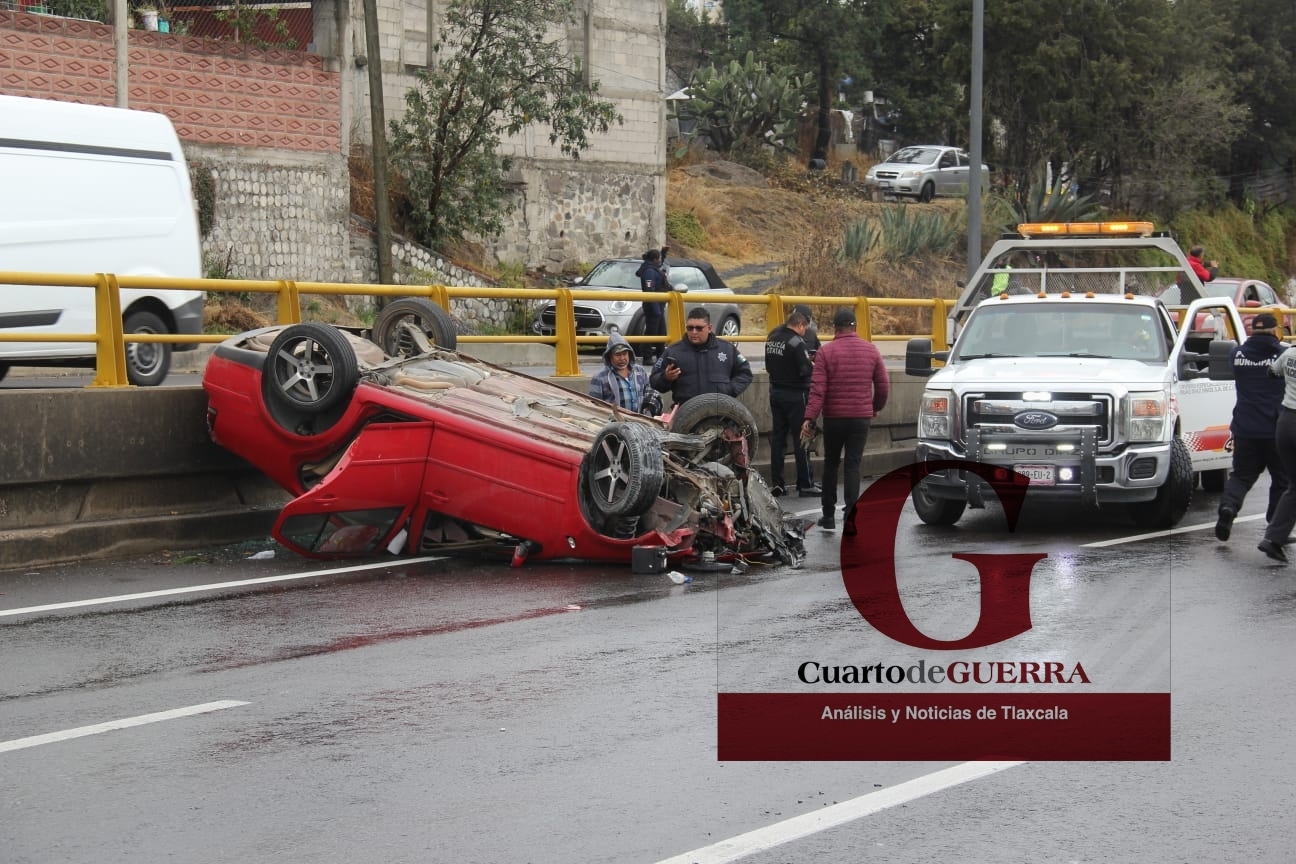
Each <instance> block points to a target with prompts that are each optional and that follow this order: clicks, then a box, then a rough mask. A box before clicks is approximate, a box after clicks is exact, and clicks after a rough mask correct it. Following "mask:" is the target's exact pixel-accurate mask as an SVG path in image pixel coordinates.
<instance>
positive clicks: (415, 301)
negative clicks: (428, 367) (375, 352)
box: [372, 297, 459, 357]
mask: <svg viewBox="0 0 1296 864" xmlns="http://www.w3.org/2000/svg"><path fill="white" fill-rule="evenodd" d="M406 321H408V322H410V323H411V324H413V325H414V326H416V327H417V328H418V329H419V330H421V331H422V332H423V334H424V335H425V336H427V338H428V341H430V342H431V343H432V344H433V345H435V346H436V347H438V348H444V349H446V350H447V351H453V350H455V346H456V345H458V344H459V339H458V336H457V335H456V333H455V325H454V319H453V318H451V317H450V313H449V312H447V311H445V310H444V309H442V308H441V307H440V306H438V305H437V304H435V303H433V302H432V301H431V300H428V299H427V298H424V297H402V298H400V299H399V300H393V301H392V302H391V303H388V304H387V305H386V306H384V307H383V308H382V311H381V312H379V313H378V317H377V318H375V319H374V325H373V337H372V339H373V342H374V343H375V344H377V345H378V347H380V348H382V349H383V351H385V352H386V353H387V355H388V356H389V357H413V356H414V355H415V354H418V353H419V352H418V348H417V346H416V345H415V344H414V340H413V339H411V338H410V336H409V334H408V333H406V332H404V330H403V328H402V327H401V326H400V325H401V324H402V323H404V322H406Z"/></svg>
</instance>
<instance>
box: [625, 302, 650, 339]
mask: <svg viewBox="0 0 1296 864" xmlns="http://www.w3.org/2000/svg"><path fill="white" fill-rule="evenodd" d="M647 333H648V328H647V327H645V326H644V314H643V309H640V310H639V311H638V312H636V313H634V317H633V318H631V319H630V323H629V324H628V325H626V332H625V333H624V334H622V335H625V336H644V335H647Z"/></svg>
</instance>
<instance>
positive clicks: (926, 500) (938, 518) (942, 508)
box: [909, 483, 967, 525]
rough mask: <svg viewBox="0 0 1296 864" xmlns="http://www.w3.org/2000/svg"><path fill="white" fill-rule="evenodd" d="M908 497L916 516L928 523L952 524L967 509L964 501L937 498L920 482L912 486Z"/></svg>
mask: <svg viewBox="0 0 1296 864" xmlns="http://www.w3.org/2000/svg"><path fill="white" fill-rule="evenodd" d="M909 497H910V498H912V499H913V505H914V510H915V511H916V512H917V513H918V518H919V519H921V520H922V521H923V522H925V523H927V524H928V525H953V524H954V523H955V522H957V521H958V520H959V519H961V518H962V517H963V511H964V510H966V509H967V502H966V501H955V500H953V499H950V498H937V497H936V496H934V495H932V494H931V493H930V492H928V491H927V487H926V485H925V484H922V483H919V484H918V485H917V486H915V487H914V489H913V491H912V492H911V493H909Z"/></svg>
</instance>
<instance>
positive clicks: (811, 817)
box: [657, 762, 1026, 864]
mask: <svg viewBox="0 0 1296 864" xmlns="http://www.w3.org/2000/svg"><path fill="white" fill-rule="evenodd" d="M1025 764H1026V763H1025V762H964V763H962V764H961V765H954V766H952V767H950V768H944V769H942V770H940V771H936V772H934V773H931V774H925V775H923V776H922V777H915V778H914V779H913V780H908V781H906V782H904V783H901V784H899V785H897V786H892V787H891V788H890V789H883V790H882V791H881V792H871V793H869V794H868V795H861V796H860V797H858V798H852V799H851V800H849V801H843V802H841V803H840V804H834V805H832V806H831V807H824V808H823V809H822V810H816V811H814V812H813V813H806V814H805V815H803V816H794V817H792V818H791V819H785V820H783V821H782V822H775V823H774V824H773V825H766V826H765V827H764V828H758V829H756V830H755V831H749V832H747V833H746V834H739V835H738V836H736V837H730V838H729V839H728V840H721V841H720V842H719V843H713V844H711V845H710V846H704V847H702V848H701V849H694V850H693V851H692V852H685V853H683V854H681V855H676V856H674V857H673V858H665V859H663V860H661V861H658V862H657V864H727V862H729V861H737V860H738V859H739V858H746V857H747V856H748V855H755V854H756V853H757V852H765V851H767V850H769V849H773V848H774V847H775V846H781V845H783V844H784V843H791V842H792V841H793V840H800V839H801V838H803V837H808V836H810V835H811V834H817V833H819V832H820V831H827V830H828V829H830V828H837V827H839V826H841V825H845V824H846V823H847V822H853V821H855V820H856V819H862V818H863V817H865V816H871V815H872V814H874V813H878V812H880V811H882V810H886V809H888V808H890V807H896V806H898V805H900V804H907V803H909V802H910V801H913V800H916V799H918V798H922V797H924V796H926V795H931V794H933V793H935V792H940V791H941V790H942V789H948V788H950V787H951V786H958V785H959V784H962V783H968V782H971V781H972V780H980V779H981V778H982V777H989V776H990V775H991V774H997V773H999V772H1000V771H1004V770H1007V769H1008V768H1013V767H1015V766H1017V765H1025Z"/></svg>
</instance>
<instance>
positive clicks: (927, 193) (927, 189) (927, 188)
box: [918, 180, 936, 204]
mask: <svg viewBox="0 0 1296 864" xmlns="http://www.w3.org/2000/svg"><path fill="white" fill-rule="evenodd" d="M935 197H936V184H935V183H933V182H931V181H930V180H928V181H927V182H926V183H924V184H923V187H922V191H921V192H919V193H918V200H919V201H921V202H922V203H924V204H926V203H927V202H929V201H931V200H932V199H933V198H935Z"/></svg>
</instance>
